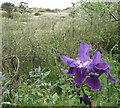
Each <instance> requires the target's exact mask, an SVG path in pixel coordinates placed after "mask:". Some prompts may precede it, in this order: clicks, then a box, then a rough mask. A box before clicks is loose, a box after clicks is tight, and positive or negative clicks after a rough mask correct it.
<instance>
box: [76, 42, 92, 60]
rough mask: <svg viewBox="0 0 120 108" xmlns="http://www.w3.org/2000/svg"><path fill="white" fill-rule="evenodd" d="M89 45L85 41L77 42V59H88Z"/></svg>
mask: <svg viewBox="0 0 120 108" xmlns="http://www.w3.org/2000/svg"><path fill="white" fill-rule="evenodd" d="M90 48H91V47H90V46H89V45H88V44H86V43H80V44H79V48H78V55H77V60H80V61H83V62H85V61H89V60H90V57H89V50H90Z"/></svg>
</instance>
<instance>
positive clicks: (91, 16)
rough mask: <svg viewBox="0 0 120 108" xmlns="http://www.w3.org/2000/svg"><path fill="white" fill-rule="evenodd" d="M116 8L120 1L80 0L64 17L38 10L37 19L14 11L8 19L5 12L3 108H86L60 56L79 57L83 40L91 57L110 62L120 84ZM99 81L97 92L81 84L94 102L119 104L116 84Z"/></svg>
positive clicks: (109, 104) (103, 79)
mask: <svg viewBox="0 0 120 108" xmlns="http://www.w3.org/2000/svg"><path fill="white" fill-rule="evenodd" d="M103 7H104V10H103ZM116 7H117V3H111V4H109V3H98V4H95V3H83V2H82V5H80V4H77V5H76V6H75V7H71V8H68V9H65V10H63V13H64V12H65V11H66V10H69V11H67V12H69V15H64V16H60V15H58V16H57V15H42V14H40V13H41V10H40V11H39V14H40V16H39V17H35V16H34V14H32V13H28V12H25V13H22V14H21V13H20V12H13V13H12V15H13V18H7V17H6V16H5V12H3V17H2V41H3V44H2V49H3V52H2V58H3V62H2V64H3V68H2V72H3V77H5V79H3V85H2V86H3V87H4V88H3V103H2V104H3V105H18V106H29V105H30V106H83V105H84V103H82V104H80V100H79V97H78V95H77V94H76V92H75V91H74V86H77V85H75V84H74V83H73V77H74V76H73V77H69V76H67V75H66V73H67V71H68V70H69V68H68V66H66V65H64V63H63V62H62V60H61V56H62V55H66V56H67V57H70V58H74V59H76V55H77V54H78V45H79V44H80V43H81V42H85V43H87V44H89V45H91V47H92V49H91V50H90V56H91V58H92V57H93V55H94V52H95V51H96V50H100V51H101V52H102V60H104V61H107V62H108V63H109V65H110V74H111V75H112V76H113V77H114V78H115V79H116V81H117V82H118V71H119V70H118V64H119V63H118V61H117V58H118V53H119V49H118V25H117V24H118V21H117V20H116V19H115V18H117V15H118V14H117V9H116ZM46 11H48V10H47V9H46ZM49 11H50V12H53V10H52V11H51V10H49ZM42 13H44V11H42ZM37 15H38V14H37ZM37 15H36V16H37ZM100 80H101V83H102V86H101V88H100V90H99V91H95V92H94V91H91V89H90V88H89V87H87V86H86V84H84V85H83V86H84V90H85V92H86V93H87V95H88V96H90V99H91V102H92V104H93V103H95V104H96V105H97V106H116V105H117V104H118V91H119V90H120V88H119V86H118V83H117V84H116V85H115V84H113V83H111V82H110V81H108V79H107V77H106V76H105V75H103V76H101V77H100ZM77 87H78V88H79V86H77ZM80 94H82V92H80Z"/></svg>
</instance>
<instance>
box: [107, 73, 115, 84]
mask: <svg viewBox="0 0 120 108" xmlns="http://www.w3.org/2000/svg"><path fill="white" fill-rule="evenodd" d="M106 75H107V76H108V79H109V80H110V81H112V82H113V83H114V84H116V83H117V82H116V80H115V79H114V78H113V77H112V75H110V74H109V73H108V72H107V73H106Z"/></svg>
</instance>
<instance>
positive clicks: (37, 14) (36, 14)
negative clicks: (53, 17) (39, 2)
mask: <svg viewBox="0 0 120 108" xmlns="http://www.w3.org/2000/svg"><path fill="white" fill-rule="evenodd" d="M34 15H35V16H40V15H42V14H40V13H39V12H36V13H35V14H34Z"/></svg>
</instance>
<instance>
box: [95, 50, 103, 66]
mask: <svg viewBox="0 0 120 108" xmlns="http://www.w3.org/2000/svg"><path fill="white" fill-rule="evenodd" d="M100 59H101V53H100V51H96V52H95V55H94V57H93V63H94V64H97V63H99V62H100Z"/></svg>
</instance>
